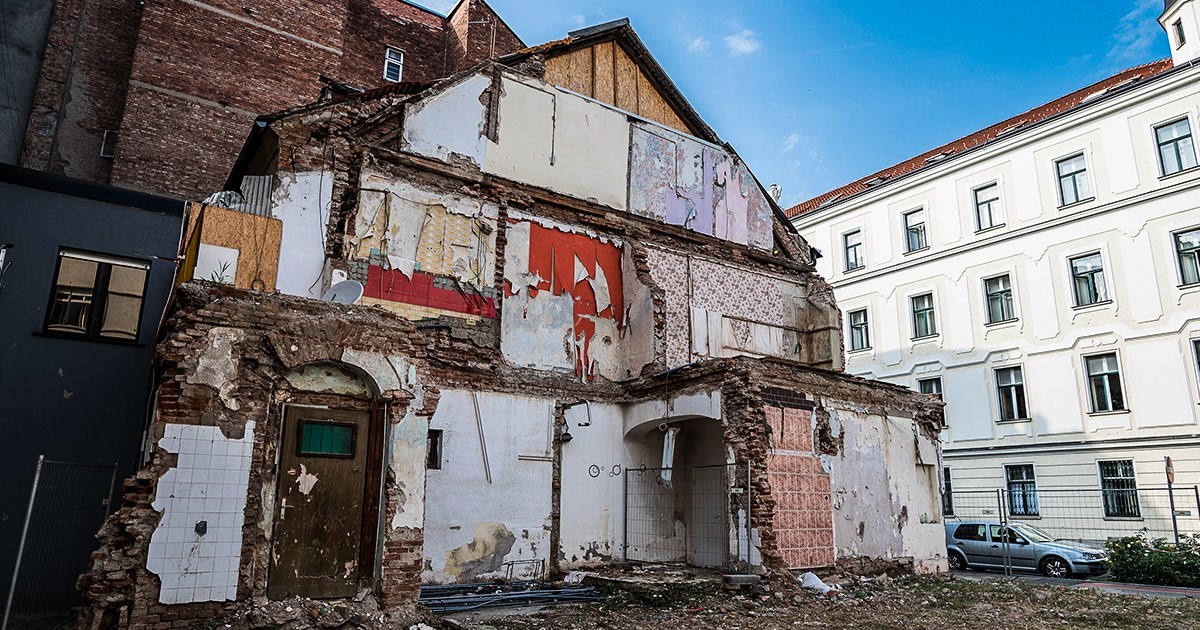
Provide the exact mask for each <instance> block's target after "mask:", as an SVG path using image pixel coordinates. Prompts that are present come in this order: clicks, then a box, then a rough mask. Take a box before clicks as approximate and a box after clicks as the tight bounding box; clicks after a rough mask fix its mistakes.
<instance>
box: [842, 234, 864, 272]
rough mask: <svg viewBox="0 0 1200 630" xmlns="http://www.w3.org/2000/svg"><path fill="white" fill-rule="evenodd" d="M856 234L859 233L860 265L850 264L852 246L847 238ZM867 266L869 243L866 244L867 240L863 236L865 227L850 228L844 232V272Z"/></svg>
mask: <svg viewBox="0 0 1200 630" xmlns="http://www.w3.org/2000/svg"><path fill="white" fill-rule="evenodd" d="M854 234H857V235H858V245H857V248H858V266H857V267H851V266H850V256H849V253H850V246H849V245H848V244H847V241H846V239H847V238H848V237H850V236H852V235H854ZM866 267H867V244H866V240H865V239H864V238H863V229H862V228H855V229H853V230H848V231H845V232H842V272H843V273H849V272H852V271H860V270H862V269H865V268H866Z"/></svg>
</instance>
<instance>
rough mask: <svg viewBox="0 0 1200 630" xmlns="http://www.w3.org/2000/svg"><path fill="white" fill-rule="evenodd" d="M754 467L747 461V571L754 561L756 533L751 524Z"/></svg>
mask: <svg viewBox="0 0 1200 630" xmlns="http://www.w3.org/2000/svg"><path fill="white" fill-rule="evenodd" d="M753 465H754V463H753V462H751V461H750V460H749V459H747V460H746V568H747V570H749V568H750V567H751V566H752V565H751V563H752V562H753V561H754V538H753V536H752V535H751V532H753V531H754V526H753V525H752V524H751V521H750V517H751V516H752V515H753V509H754V508H753V507H751V506H752V503H751V500H752V499H753V498H754V491H753V490H752V489H751V486H750V483H751V482H750V467H751V466H753Z"/></svg>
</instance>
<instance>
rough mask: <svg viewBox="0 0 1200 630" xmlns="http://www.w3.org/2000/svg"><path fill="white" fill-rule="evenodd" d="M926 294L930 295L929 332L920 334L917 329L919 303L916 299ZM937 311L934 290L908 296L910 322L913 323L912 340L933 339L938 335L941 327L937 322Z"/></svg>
mask: <svg viewBox="0 0 1200 630" xmlns="http://www.w3.org/2000/svg"><path fill="white" fill-rule="evenodd" d="M926 296H928V297H929V322H928V324H929V334H926V335H921V334H919V331H918V330H917V303H916V300H917V298H923V297H926ZM937 312H938V309H937V298H936V297H935V296H934V294H933V291H926V292H924V293H917V294H915V295H910V296H908V314H909V322H910V323H911V324H912V340H913V341H918V340H922V339H931V338H933V337H937V336H938V334H939V329H938V322H937Z"/></svg>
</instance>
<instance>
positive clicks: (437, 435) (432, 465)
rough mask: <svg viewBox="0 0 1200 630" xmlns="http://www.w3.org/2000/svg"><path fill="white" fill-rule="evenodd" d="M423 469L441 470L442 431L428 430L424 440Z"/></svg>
mask: <svg viewBox="0 0 1200 630" xmlns="http://www.w3.org/2000/svg"><path fill="white" fill-rule="evenodd" d="M425 468H428V469H429V470H441V469H442V430H441V429H430V430H429V433H428V435H427V437H426V438H425Z"/></svg>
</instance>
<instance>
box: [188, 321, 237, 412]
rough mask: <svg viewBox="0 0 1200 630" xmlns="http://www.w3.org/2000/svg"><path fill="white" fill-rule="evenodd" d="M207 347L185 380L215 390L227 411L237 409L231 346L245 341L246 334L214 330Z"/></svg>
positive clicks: (222, 329) (233, 330) (231, 330)
mask: <svg viewBox="0 0 1200 630" xmlns="http://www.w3.org/2000/svg"><path fill="white" fill-rule="evenodd" d="M208 338H209V340H210V341H209V343H208V345H207V346H206V347H205V349H204V353H203V354H201V355H200V358H199V361H198V362H197V364H196V370H195V372H193V373H191V374H189V375H188V377H187V382H188V383H191V384H193V385H208V386H209V387H211V388H213V389H215V390H217V393H218V394H219V395H220V397H221V402H222V403H224V404H225V407H226V408H227V409H230V410H231V411H237V410H238V409H239V408H240V405H239V404H238V401H237V397H236V396H235V395H234V392H235V390H236V389H237V382H238V381H237V369H238V366H237V362H236V361H235V360H234V358H233V346H234V345H236V344H238V343H241V341H242V340H243V339H245V338H246V333H245V331H243V330H241V329H238V328H213V329H212V330H211V331H209V333H208Z"/></svg>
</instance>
